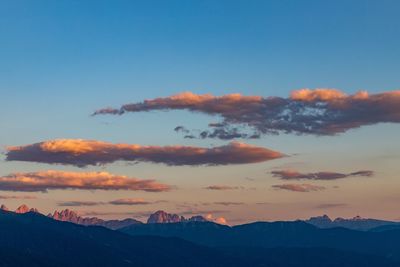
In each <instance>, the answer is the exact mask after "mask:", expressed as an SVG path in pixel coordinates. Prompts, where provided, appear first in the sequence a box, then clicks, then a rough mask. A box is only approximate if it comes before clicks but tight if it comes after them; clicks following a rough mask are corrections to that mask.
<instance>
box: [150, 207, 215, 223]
mask: <svg viewBox="0 0 400 267" xmlns="http://www.w3.org/2000/svg"><path fill="white" fill-rule="evenodd" d="M206 221H207V219H206V218H204V217H203V216H200V215H197V216H193V217H191V218H189V219H186V218H185V217H183V216H179V215H177V214H170V213H167V212H165V211H163V210H159V211H156V212H155V213H153V214H151V215H150V216H149V218H148V219H147V223H177V222H206Z"/></svg>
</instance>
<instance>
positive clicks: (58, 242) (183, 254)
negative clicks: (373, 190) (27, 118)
mask: <svg viewBox="0 0 400 267" xmlns="http://www.w3.org/2000/svg"><path fill="white" fill-rule="evenodd" d="M29 210H30V209H29ZM0 236H1V238H0V266H7V267H17V266H18V267H20V266H33V267H36V266H41V267H69V266H74V267H83V266H85V267H92V266H93V267H94V266H105V267H108V266H113V267H125V266H140V267H153V266H154V267H155V266H157V267H158V266H163V267H169V266H174V267H183V266H194V267H224V266H232V267H248V266H254V267H266V266H268V267H304V266H307V267H318V266H324V267H325V266H326V267H339V266H340V267H399V266H400V247H399V246H398V240H399V238H400V230H388V231H382V232H371V231H370V232H368V231H355V230H350V229H344V228H332V229H321V228H318V227H315V226H313V225H311V224H308V223H305V222H303V221H295V222H272V223H265V222H257V223H251V224H246V225H239V226H233V227H230V226H226V225H219V224H216V223H213V222H199V221H184V222H176V223H147V224H145V223H139V224H132V225H130V226H128V227H125V228H122V229H120V230H117V231H115V230H111V229H107V228H105V227H101V226H84V225H79V224H75V223H70V222H64V221H59V220H55V219H52V218H50V217H48V216H44V215H42V214H40V213H38V212H35V211H28V212H26V213H16V212H10V211H5V210H0Z"/></svg>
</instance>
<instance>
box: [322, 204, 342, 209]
mask: <svg viewBox="0 0 400 267" xmlns="http://www.w3.org/2000/svg"><path fill="white" fill-rule="evenodd" d="M347 206H348V205H347V204H346V203H323V204H319V205H317V206H315V208H317V209H332V208H340V207H347Z"/></svg>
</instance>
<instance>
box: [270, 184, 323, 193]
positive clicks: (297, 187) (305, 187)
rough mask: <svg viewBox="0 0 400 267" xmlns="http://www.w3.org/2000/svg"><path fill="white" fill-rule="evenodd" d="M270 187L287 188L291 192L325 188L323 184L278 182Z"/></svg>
mask: <svg viewBox="0 0 400 267" xmlns="http://www.w3.org/2000/svg"><path fill="white" fill-rule="evenodd" d="M272 187H273V188H275V189H279V190H289V191H293V192H312V191H321V190H325V187H323V186H318V185H312V184H280V185H273V186H272Z"/></svg>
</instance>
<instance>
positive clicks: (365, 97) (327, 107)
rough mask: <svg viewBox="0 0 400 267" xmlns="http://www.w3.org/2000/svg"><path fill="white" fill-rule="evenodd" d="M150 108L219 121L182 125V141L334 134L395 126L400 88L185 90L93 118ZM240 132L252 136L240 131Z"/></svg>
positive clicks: (107, 110) (96, 113)
mask: <svg viewBox="0 0 400 267" xmlns="http://www.w3.org/2000/svg"><path fill="white" fill-rule="evenodd" d="M151 110H189V111H193V112H202V113H206V114H211V115H220V116H221V117H222V119H223V120H222V122H219V123H212V124H211V125H210V128H211V130H205V131H202V132H201V133H200V134H198V135H195V134H192V133H191V132H190V131H187V129H186V130H185V131H182V130H183V129H184V127H182V126H179V127H178V129H177V131H179V132H182V133H184V134H185V137H186V138H219V139H234V138H258V137H259V136H260V135H261V134H279V133H297V134H313V135H334V134H338V133H343V132H346V131H348V130H350V129H353V128H358V127H362V126H365V125H372V124H377V123H385V122H386V123H387V122H390V123H399V122H400V90H397V91H389V92H383V93H378V94H369V93H368V92H366V91H360V92H357V93H355V94H353V95H347V94H345V93H344V92H342V91H339V90H337V89H324V88H318V89H315V90H311V89H300V90H296V91H293V92H292V93H291V94H290V97H288V98H281V97H261V96H243V95H241V94H230V95H225V96H213V95H210V94H206V95H196V94H194V93H190V92H187V93H182V94H178V95H175V96H170V97H164V98H156V99H151V100H145V101H143V102H139V103H133V104H127V105H123V106H122V107H121V108H119V109H109V108H108V109H103V110H99V111H96V112H95V113H94V115H98V114H124V113H127V112H143V111H151ZM243 128H245V129H250V130H251V131H252V132H250V133H248V132H246V131H244V132H243Z"/></svg>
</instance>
